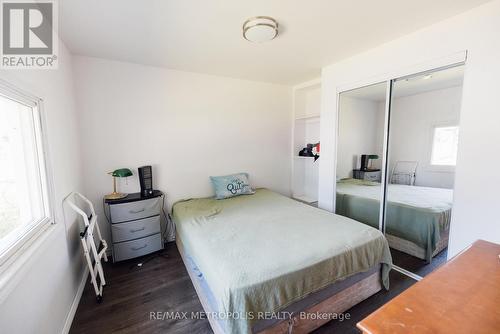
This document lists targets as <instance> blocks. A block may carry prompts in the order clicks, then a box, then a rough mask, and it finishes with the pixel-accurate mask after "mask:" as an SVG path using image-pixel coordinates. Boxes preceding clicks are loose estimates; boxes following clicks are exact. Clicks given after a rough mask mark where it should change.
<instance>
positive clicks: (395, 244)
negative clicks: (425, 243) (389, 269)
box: [385, 229, 450, 260]
mask: <svg viewBox="0 0 500 334" xmlns="http://www.w3.org/2000/svg"><path fill="white" fill-rule="evenodd" d="M385 237H386V239H387V241H388V242H389V247H391V248H394V249H397V250H398V251H401V252H404V253H406V254H410V255H412V256H415V257H418V258H419V259H422V260H426V257H425V249H424V248H422V247H420V246H418V245H417V244H415V243H413V242H411V241H409V240H406V239H402V238H399V237H396V236H393V235H390V234H386V235H385ZM449 238H450V230H449V229H447V230H445V231H442V232H441V235H440V238H439V242H438V244H437V246H436V250H435V251H434V252H433V253H432V257H434V256H436V255H437V254H438V253H440V252H441V251H442V250H443V249H445V248H446V247H448V240H449Z"/></svg>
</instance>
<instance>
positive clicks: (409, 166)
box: [390, 161, 418, 186]
mask: <svg viewBox="0 0 500 334" xmlns="http://www.w3.org/2000/svg"><path fill="white" fill-rule="evenodd" d="M417 167H418V161H396V164H395V165H394V168H393V169H392V173H391V179H390V183H392V184H406V185H409V186H414V185H415V179H416V174H417Z"/></svg>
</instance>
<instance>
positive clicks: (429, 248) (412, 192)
mask: <svg viewBox="0 0 500 334" xmlns="http://www.w3.org/2000/svg"><path fill="white" fill-rule="evenodd" d="M380 196H381V189H380V183H376V182H369V181H360V180H352V179H347V180H341V181H339V182H337V198H336V211H337V213H338V214H340V215H343V216H346V217H349V218H352V219H355V220H357V221H360V222H362V223H365V224H368V225H370V226H373V227H378V226H379V210H380V201H379V198H380ZM452 202H453V190H451V189H442V188H429V187H419V186H408V185H401V184H389V185H388V191H387V212H386V227H385V228H386V233H387V234H390V235H393V236H396V237H399V238H402V239H405V240H409V241H411V242H413V243H415V244H416V245H417V246H419V247H421V248H423V249H424V250H425V258H426V260H427V261H429V262H430V261H431V259H432V254H433V252H434V251H435V250H436V247H437V245H438V243H439V241H440V236H441V235H442V234H443V233H444V231H447V230H448V229H449V226H450V220H451V209H452Z"/></svg>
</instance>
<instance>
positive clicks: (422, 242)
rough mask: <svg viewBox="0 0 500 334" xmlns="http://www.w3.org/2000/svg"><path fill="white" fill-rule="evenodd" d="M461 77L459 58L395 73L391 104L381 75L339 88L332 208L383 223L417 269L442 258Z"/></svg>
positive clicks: (397, 253) (421, 271) (398, 251)
mask: <svg viewBox="0 0 500 334" xmlns="http://www.w3.org/2000/svg"><path fill="white" fill-rule="evenodd" d="M462 81H463V67H462V66H458V67H453V68H448V69H444V70H440V71H436V72H433V73H424V74H419V75H415V76H412V77H407V78H402V79H397V80H395V81H394V82H393V86H392V95H391V100H390V112H389V111H388V110H387V106H388V103H386V95H387V94H386V90H387V83H385V82H383V83H380V84H377V85H372V86H367V87H363V88H359V89H355V90H351V91H347V92H344V93H341V94H340V107H339V119H338V124H339V136H338V144H337V147H338V149H337V150H338V156H337V186H336V193H337V196H336V213H338V214H341V215H344V216H347V217H350V218H352V219H355V220H357V221H360V222H363V223H365V224H368V225H371V226H373V227H375V228H379V227H381V226H383V228H384V229H385V233H386V238H387V240H388V242H389V245H390V247H391V254H392V257H393V262H394V264H395V265H397V266H398V267H401V268H403V269H406V270H408V271H410V272H412V273H415V274H417V275H419V276H425V275H427V274H428V273H430V272H431V271H432V270H434V269H435V268H437V267H438V266H440V265H441V264H443V263H444V262H446V260H447V246H448V236H449V228H450V223H451V212H452V205H453V187H454V177H455V165H456V160H457V156H456V153H457V145H458V133H459V110H460V102H461V93H462ZM386 143H387V145H386V150H387V151H385V150H384V146H385V144H386ZM386 153H387V155H386ZM367 157H372V159H370V160H371V161H369V163H368V164H367V163H366V158H367ZM363 158H364V159H363ZM385 159H386V160H385ZM385 161H387V163H385ZM385 166H386V174H385V180H386V182H387V187H386V188H385V199H386V201H385V207H384V205H382V206H381V205H380V202H381V198H384V187H383V183H381V181H382V174H383V173H382V172H383V170H384V167H385ZM383 204H384V203H383ZM381 208H384V209H383V210H382V211H381ZM381 212H382V214H381ZM381 220H383V221H384V223H383V224H381Z"/></svg>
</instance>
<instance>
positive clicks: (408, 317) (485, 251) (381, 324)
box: [357, 240, 500, 334]
mask: <svg viewBox="0 0 500 334" xmlns="http://www.w3.org/2000/svg"><path fill="white" fill-rule="evenodd" d="M499 255H500V245H497V244H494V243H491V242H487V241H483V240H479V241H476V242H475V243H474V244H473V245H472V246H471V247H470V248H468V249H467V250H465V251H464V252H462V253H461V254H459V255H457V256H456V257H454V258H453V259H452V260H450V261H449V262H447V263H446V264H445V265H443V266H442V267H440V268H439V269H437V270H436V271H435V272H433V273H431V274H429V275H428V276H427V277H425V278H424V279H423V280H421V281H420V282H417V283H416V284H414V285H413V286H412V287H410V288H409V289H407V290H406V291H404V292H403V293H401V294H400V295H398V296H397V297H395V298H394V299H392V300H391V301H390V302H388V303H387V304H385V305H384V306H382V307H381V308H379V309H378V310H377V311H375V312H373V313H372V314H371V315H369V316H368V317H367V318H365V319H363V320H362V321H361V322H359V323H358V325H357V326H358V328H359V329H361V330H362V331H363V333H366V334H368V333H370V334H377V333H390V334H391V333H454V334H457V333H467V334H469V333H474V334H479V333H500V259H499Z"/></svg>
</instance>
